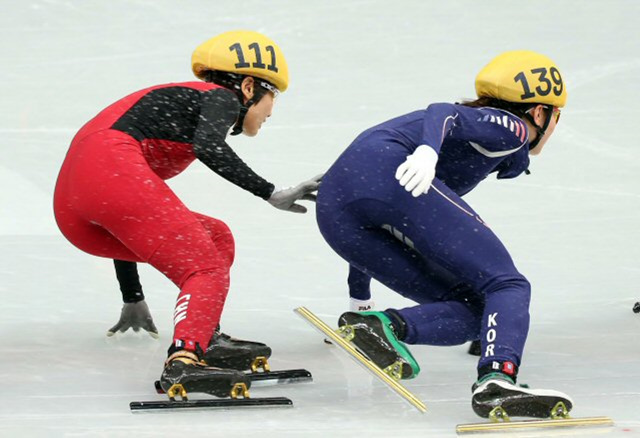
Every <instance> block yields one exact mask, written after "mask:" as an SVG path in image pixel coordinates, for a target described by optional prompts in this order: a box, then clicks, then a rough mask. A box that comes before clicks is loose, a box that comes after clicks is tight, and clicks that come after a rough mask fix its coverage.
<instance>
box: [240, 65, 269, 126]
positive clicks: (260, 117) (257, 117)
mask: <svg viewBox="0 0 640 438" xmlns="http://www.w3.org/2000/svg"><path fill="white" fill-rule="evenodd" d="M256 86H259V85H256V84H255V82H254V80H253V78H251V77H248V78H245V80H244V81H243V83H242V89H243V90H242V91H243V93H244V95H245V98H246V99H247V101H248V100H249V99H251V98H252V97H253V94H254V92H255V87H256ZM274 102H275V96H274V95H273V93H272V92H271V91H267V92H266V93H265V94H264V96H262V98H260V100H259V101H258V102H256V103H254V104H253V105H251V106H250V107H249V110H248V111H247V115H246V116H245V118H244V123H243V125H242V132H243V134H244V135H246V136H248V137H254V136H255V135H256V134H257V133H258V131H259V130H260V128H261V127H262V124H263V123H264V122H266V121H267V119H268V118H269V117H271V112H272V111H273V104H274Z"/></svg>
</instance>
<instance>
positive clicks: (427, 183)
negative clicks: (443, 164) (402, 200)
mask: <svg viewBox="0 0 640 438" xmlns="http://www.w3.org/2000/svg"><path fill="white" fill-rule="evenodd" d="M437 162H438V154H437V153H436V151H435V150H433V148H432V147H430V146H427V145H426V144H423V145H421V146H418V148H417V149H416V150H415V151H414V152H413V153H412V154H411V155H409V156H408V157H407V160H406V161H405V162H404V163H402V164H401V165H400V166H398V170H396V179H397V180H398V181H400V185H401V186H402V187H404V188H405V190H406V191H407V192H411V194H412V195H413V196H414V197H416V198H417V197H418V196H420V195H422V194H424V193H427V192H428V191H429V187H431V181H433V178H435V176H436V163H437Z"/></svg>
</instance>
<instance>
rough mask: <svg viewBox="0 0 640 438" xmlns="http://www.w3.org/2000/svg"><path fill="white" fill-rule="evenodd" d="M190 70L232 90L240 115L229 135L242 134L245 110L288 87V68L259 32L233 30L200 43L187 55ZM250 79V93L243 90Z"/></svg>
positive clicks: (200, 77) (278, 49) (276, 47)
mask: <svg viewBox="0 0 640 438" xmlns="http://www.w3.org/2000/svg"><path fill="white" fill-rule="evenodd" d="M191 69H192V70H193V73H194V74H195V75H196V76H197V77H198V78H199V79H202V80H203V81H206V82H212V83H215V84H218V85H221V86H223V87H225V88H228V89H230V90H232V91H233V92H234V93H235V94H236V96H237V97H238V100H239V101H240V105H241V108H240V115H239V117H238V122H237V123H236V125H235V126H234V129H233V131H232V132H231V135H238V134H240V133H241V132H242V126H243V121H244V118H245V115H246V114H247V111H248V110H249V108H250V107H251V106H252V105H254V104H256V103H258V102H260V100H261V99H262V97H263V96H264V95H265V94H266V93H267V92H269V91H270V92H271V93H273V95H274V97H276V96H277V95H278V94H279V93H282V92H284V91H286V89H287V88H288V87H289V67H288V66H287V60H286V59H285V57H284V55H283V54H282V50H280V47H279V46H278V45H277V44H276V43H275V42H273V40H271V39H269V38H267V37H266V36H264V35H262V34H261V33H258V32H254V31H247V30H235V31H230V32H225V33H222V34H220V35H217V36H215V37H213V38H211V39H209V40H207V41H205V42H204V43H202V44H200V45H199V46H198V47H196V49H195V50H194V51H193V54H192V55H191ZM246 78H253V82H252V83H251V85H249V87H250V89H251V90H252V91H251V92H249V94H247V90H243V89H242V87H243V83H244V84H245V86H247V85H246V80H245V79H246Z"/></svg>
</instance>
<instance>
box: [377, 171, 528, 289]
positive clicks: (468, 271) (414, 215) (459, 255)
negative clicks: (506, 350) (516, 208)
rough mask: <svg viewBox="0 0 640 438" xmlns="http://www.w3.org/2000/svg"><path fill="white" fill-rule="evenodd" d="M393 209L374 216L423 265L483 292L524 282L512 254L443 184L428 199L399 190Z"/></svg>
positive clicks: (434, 184) (433, 186) (435, 183)
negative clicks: (500, 282) (505, 282)
mask: <svg viewBox="0 0 640 438" xmlns="http://www.w3.org/2000/svg"><path fill="white" fill-rule="evenodd" d="M394 207H395V208H396V209H397V210H398V212H399V213H400V214H396V217H395V218H394V217H391V218H385V217H378V216H372V218H371V220H372V221H373V222H374V223H380V222H383V221H385V220H387V221H388V220H391V221H392V222H391V223H390V225H391V226H392V227H394V228H395V229H397V230H398V233H400V234H402V235H403V236H404V238H405V239H408V240H410V241H411V242H412V243H413V245H414V248H415V249H416V250H417V251H418V252H419V253H420V254H421V255H422V257H423V258H424V259H425V260H428V261H430V262H432V263H434V264H435V265H437V266H441V267H443V268H444V269H446V270H447V271H449V272H450V273H451V274H452V275H453V276H454V277H455V278H457V279H458V280H459V281H462V282H464V283H467V284H469V285H470V286H471V287H472V289H473V290H476V291H481V290H483V288H484V287H485V286H486V284H487V282H489V281H493V280H496V279H503V278H513V277H521V275H520V274H519V273H518V271H517V270H516V268H515V266H514V264H513V260H512V259H511V256H510V255H509V253H508V251H507V250H506V248H505V247H504V245H503V244H502V242H500V240H499V239H498V237H497V236H496V235H495V234H494V233H493V231H492V230H491V229H490V228H489V227H488V226H487V225H486V224H485V223H484V221H483V220H482V219H481V218H480V216H479V215H478V214H477V213H476V212H475V211H474V210H473V209H472V208H471V207H470V206H469V205H468V204H467V203H466V202H464V201H463V200H462V199H461V198H460V197H459V196H458V195H456V194H455V193H454V192H453V191H452V190H451V189H449V188H448V187H447V186H446V185H445V184H443V183H442V182H441V181H439V180H437V179H436V180H434V181H433V184H432V187H431V189H430V190H429V192H428V193H427V194H426V195H422V196H419V197H417V198H414V197H413V196H411V195H410V194H409V193H407V192H405V191H404V190H400V191H399V192H398V194H397V196H396V198H395V202H394Z"/></svg>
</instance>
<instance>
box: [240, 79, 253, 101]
mask: <svg viewBox="0 0 640 438" xmlns="http://www.w3.org/2000/svg"><path fill="white" fill-rule="evenodd" d="M254 87H255V81H254V80H253V78H252V77H251V76H247V77H246V78H244V79H243V80H242V83H241V84H240V90H242V95H243V96H244V104H245V105H246V104H247V102H249V101H250V100H251V99H252V98H253V95H254Z"/></svg>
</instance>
